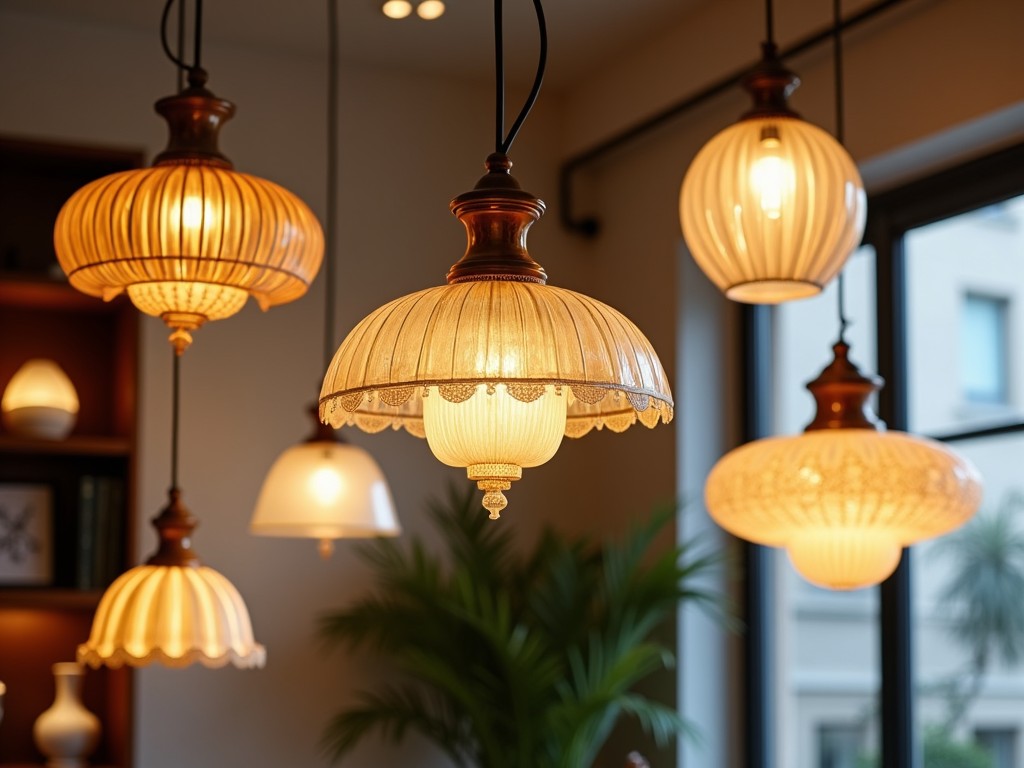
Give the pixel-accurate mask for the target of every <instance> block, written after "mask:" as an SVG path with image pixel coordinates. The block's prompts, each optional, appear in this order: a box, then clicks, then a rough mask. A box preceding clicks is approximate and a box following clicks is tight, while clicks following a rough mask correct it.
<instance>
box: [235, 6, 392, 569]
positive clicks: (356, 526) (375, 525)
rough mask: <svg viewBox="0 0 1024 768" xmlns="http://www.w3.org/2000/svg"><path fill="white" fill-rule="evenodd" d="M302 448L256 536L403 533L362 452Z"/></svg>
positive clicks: (332, 446) (328, 314) (331, 16)
mask: <svg viewBox="0 0 1024 768" xmlns="http://www.w3.org/2000/svg"><path fill="white" fill-rule="evenodd" d="M337 15H338V8H337V0H327V16H328V18H327V30H328V40H327V210H328V212H329V213H328V217H327V231H326V235H327V253H326V257H325V259H324V282H325V285H324V331H323V341H324V368H325V369H326V367H327V365H328V363H330V361H331V355H332V354H333V352H334V346H333V344H332V343H331V337H332V332H333V328H334V314H335V313H334V292H335V272H336V270H335V261H336V259H337V252H338V244H337V226H336V224H335V221H336V216H335V212H336V211H337V208H338V66H339V51H338V18H337ZM311 413H312V417H313V421H314V423H315V424H316V428H315V430H314V432H313V435H312V436H311V437H310V438H309V439H308V440H306V441H305V442H303V443H299V444H298V445H293V446H292V447H291V448H288V449H287V450H285V451H284V453H282V454H281V455H280V456H279V457H278V458H277V460H276V461H275V462H274V464H273V466H272V467H271V468H270V471H269V472H268V473H267V476H266V478H265V479H264V481H263V487H262V488H261V489H260V495H259V498H258V500H257V501H256V510H255V512H254V513H253V517H252V523H251V524H250V526H249V530H250V532H252V533H253V534H255V535H257V536H286V537H298V538H312V539H317V540H318V541H319V551H320V556H321V557H323V558H325V559H326V558H328V557H330V556H331V554H332V553H333V552H334V541H335V540H336V539H348V538H365V537H370V536H397V535H398V534H400V533H401V532H402V529H401V527H400V526H399V524H398V518H397V516H396V515H395V505H394V502H393V501H392V498H391V490H390V488H389V487H388V483H387V480H386V479H385V477H384V473H383V472H382V471H381V469H380V467H379V466H378V464H377V462H376V461H374V459H373V457H372V456H371V455H370V454H369V453H368V452H367V451H365V450H363V449H362V448H360V447H359V446H357V445H351V444H349V443H346V442H345V441H343V440H342V439H341V438H340V436H339V435H338V434H337V433H336V432H335V431H334V430H333V429H331V428H330V427H328V426H326V425H324V424H322V423H320V422H319V419H318V418H317V408H316V407H315V406H314V407H313V408H312V409H311Z"/></svg>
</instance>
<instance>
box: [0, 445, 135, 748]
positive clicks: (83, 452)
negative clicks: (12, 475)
mask: <svg viewBox="0 0 1024 768" xmlns="http://www.w3.org/2000/svg"><path fill="white" fill-rule="evenodd" d="M131 452H132V442H131V440H129V439H128V438H126V437H106V436H92V435H72V436H71V437H68V438H65V439H64V440H38V439H34V438H29V437H17V436H15V435H3V434H0V453H22V454H31V455H35V456H39V455H50V456H130V455H131ZM0 768H2V766H0Z"/></svg>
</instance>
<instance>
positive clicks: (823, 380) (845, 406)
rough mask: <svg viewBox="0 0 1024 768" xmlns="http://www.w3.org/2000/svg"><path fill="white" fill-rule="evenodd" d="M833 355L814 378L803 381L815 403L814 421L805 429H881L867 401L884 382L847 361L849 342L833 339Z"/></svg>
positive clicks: (882, 426)
mask: <svg viewBox="0 0 1024 768" xmlns="http://www.w3.org/2000/svg"><path fill="white" fill-rule="evenodd" d="M832 351H833V352H834V353H835V357H834V358H833V360H832V362H831V363H829V364H828V366H826V367H825V369H824V370H823V371H822V372H821V373H820V374H818V378H816V379H815V380H814V381H812V382H810V383H808V384H807V388H808V389H809V390H810V391H811V394H812V395H814V400H815V402H816V403H817V413H816V414H815V416H814V421H812V422H811V423H810V424H808V425H807V426H806V427H805V428H804V431H805V432H813V431H815V430H820V429H873V430H883V429H885V422H883V421H881V420H879V418H878V416H876V415H875V412H874V411H873V410H871V405H870V403H869V402H868V401H869V400H870V398H871V395H873V394H874V393H875V392H878V391H879V390H880V389H881V388H882V387H883V386H884V384H885V382H884V381H882V379H881V378H880V377H878V376H868V375H865V374H863V373H861V371H860V369H859V368H858V367H857V366H856V365H854V364H853V363H852V362H851V361H850V357H849V354H850V346H849V344H847V343H846V342H845V341H841V340H840V341H837V342H836V343H835V345H834V346H833V347H832Z"/></svg>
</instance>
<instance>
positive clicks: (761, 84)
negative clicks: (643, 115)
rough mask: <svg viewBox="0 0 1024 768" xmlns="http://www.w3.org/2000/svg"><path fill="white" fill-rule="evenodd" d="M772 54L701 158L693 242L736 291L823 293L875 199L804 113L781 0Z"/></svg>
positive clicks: (690, 201)
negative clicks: (744, 106) (735, 118)
mask: <svg viewBox="0 0 1024 768" xmlns="http://www.w3.org/2000/svg"><path fill="white" fill-rule="evenodd" d="M766 16H767V41H766V42H765V43H764V45H763V58H762V61H761V63H760V64H759V65H758V67H757V68H755V69H754V70H753V71H752V72H751V73H750V75H748V77H747V78H746V80H745V83H744V84H745V86H746V88H747V90H748V91H749V92H750V95H751V96H752V98H753V101H754V106H753V107H752V108H751V109H750V110H749V111H748V112H747V113H746V114H744V115H743V116H742V118H741V119H740V121H739V122H738V123H736V124H734V125H731V126H730V127H728V128H726V129H725V130H724V131H722V132H721V133H719V134H718V135H716V136H715V137H714V138H712V139H711V141H709V142H708V143H707V144H706V145H705V146H704V147H703V148H702V149H701V150H700V151H699V152H698V153H697V156H696V157H695V158H694V160H693V163H691V165H690V168H689V170H687V172H686V176H685V178H684V179H683V185H682V192H681V194H680V200H679V211H680V220H681V222H682V228H683V235H684V237H685V239H686V244H687V246H688V248H689V249H690V252H691V253H692V254H693V258H694V260H695V261H696V262H697V264H698V266H700V268H701V270H703V272H704V274H706V275H707V276H708V278H709V279H710V280H711V281H712V282H713V283H714V284H715V285H716V286H718V288H719V289H720V290H721V291H722V292H724V293H725V295H726V296H727V297H728V298H730V299H732V300H734V301H742V302H747V303H751V304H777V303H779V302H783V301H792V300H794V299H803V298H806V297H808V296H813V295H815V294H817V293H819V292H820V291H821V290H822V288H823V287H824V286H825V284H826V283H828V282H829V281H831V280H832V278H834V277H835V276H836V275H837V274H838V273H839V270H840V269H842V267H843V264H845V263H846V259H847V258H849V256H850V254H851V253H852V252H853V251H854V249H855V248H856V247H857V245H858V244H859V243H860V240H861V237H862V235H863V234H864V222H865V218H866V215H867V200H866V196H865V194H864V184H863V182H862V181H861V178H860V174H859V173H858V172H857V166H856V165H855V164H854V162H853V159H852V158H851V157H850V155H849V154H848V153H847V151H846V150H845V149H844V148H843V146H842V144H841V143H840V142H837V141H836V140H835V139H833V138H832V137H831V136H829V135H828V133H826V132H825V131H823V130H822V129H820V128H818V127H817V126H815V125H811V124H810V123H808V122H806V121H805V120H802V119H801V118H800V116H799V115H798V114H797V113H796V112H794V111H793V110H792V109H790V107H789V104H788V98H789V96H790V94H791V93H792V92H793V91H794V90H795V89H796V87H797V86H798V85H799V83H800V81H799V79H798V78H797V77H796V76H795V75H794V74H793V73H792V72H790V71H788V70H787V69H786V68H785V67H783V66H782V63H781V62H780V61H779V59H778V55H777V50H776V46H775V41H774V31H773V14H772V0H766Z"/></svg>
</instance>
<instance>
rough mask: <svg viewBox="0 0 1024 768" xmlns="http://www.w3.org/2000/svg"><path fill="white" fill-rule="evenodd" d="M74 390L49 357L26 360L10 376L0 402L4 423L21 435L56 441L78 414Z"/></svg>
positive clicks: (62, 372)
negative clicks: (47, 358)
mask: <svg viewBox="0 0 1024 768" xmlns="http://www.w3.org/2000/svg"><path fill="white" fill-rule="evenodd" d="M78 405H79V404H78V393H77V392H76V391H75V385H74V384H72V383H71V379H69V378H68V375H67V374H66V373H64V371H63V369H62V368H61V367H60V366H59V365H57V363H55V362H54V361H53V360H46V359H43V358H33V359H31V360H27V361H26V362H25V363H24V364H23V365H22V366H21V367H20V368H19V369H18V370H17V371H16V372H15V374H14V376H12V377H11V380H10V382H8V384H7V388H6V389H5V390H4V395H3V400H2V401H0V411H2V412H3V420H4V426H5V427H7V429H9V430H10V431H11V432H13V433H14V434H17V435H23V436H25V437H37V438H43V439H49V440H60V439H62V438H64V437H67V435H68V433H69V432H70V431H71V429H72V428H73V427H74V425H75V419H76V418H77V416H78Z"/></svg>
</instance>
